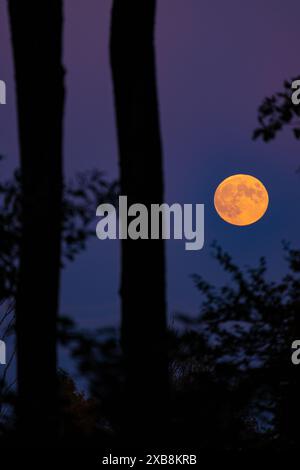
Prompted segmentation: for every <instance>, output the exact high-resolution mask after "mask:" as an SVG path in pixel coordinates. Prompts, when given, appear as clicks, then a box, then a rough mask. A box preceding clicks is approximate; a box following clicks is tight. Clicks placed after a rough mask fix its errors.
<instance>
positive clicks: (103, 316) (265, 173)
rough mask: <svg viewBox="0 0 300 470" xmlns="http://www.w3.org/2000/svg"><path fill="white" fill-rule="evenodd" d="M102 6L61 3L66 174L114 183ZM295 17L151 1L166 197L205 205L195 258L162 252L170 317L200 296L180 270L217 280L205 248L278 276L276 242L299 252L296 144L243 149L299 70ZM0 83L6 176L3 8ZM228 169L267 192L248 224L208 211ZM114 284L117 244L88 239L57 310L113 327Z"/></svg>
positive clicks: (89, 1) (283, 11) (8, 73)
mask: <svg viewBox="0 0 300 470" xmlns="http://www.w3.org/2000/svg"><path fill="white" fill-rule="evenodd" d="M110 7H111V1H110V0H101V1H99V0H85V1H84V0H66V1H65V46H64V48H65V52H64V62H65V66H66V69H67V103H66V120H65V133H66V136H65V170H66V175H67V176H71V175H72V174H73V173H74V171H76V170H84V169H88V168H93V167H98V168H100V169H103V170H105V171H106V172H107V175H108V177H110V178H114V177H116V176H117V171H118V170H117V146H116V132H115V122H114V109H113V99H112V85H111V76H110V68H109V57H108V40H109V16H110ZM299 14H300V3H299V2H298V1H297V0H286V1H285V2H283V1H282V0H265V1H261V0H252V1H251V2H241V1H240V0H227V1H226V2H223V1H221V0H169V1H167V0H158V12H157V31H156V45H157V68H158V86H159V95H160V108H161V123H162V136H163V145H164V153H165V179H166V199H167V201H168V202H184V203H196V202H197V203H205V205H206V219H205V222H206V229H205V237H206V244H205V248H204V250H202V251H200V252H186V251H185V250H184V243H183V242H180V241H177V242H169V243H168V245H167V250H168V303H169V312H170V313H172V312H174V311H178V310H180V311H186V312H192V313H194V312H196V311H197V309H198V306H199V304H200V298H199V295H198V293H197V291H196V290H195V288H194V287H193V284H192V281H191V279H190V278H189V275H190V274H192V273H201V274H203V275H204V276H205V277H207V278H208V279H210V280H211V281H213V282H217V283H218V282H220V280H222V275H221V273H220V270H219V268H218V266H217V265H216V263H215V262H214V261H213V260H212V259H211V257H210V248H209V246H210V244H211V242H212V241H213V240H217V241H218V242H219V243H220V244H221V245H222V246H223V247H224V248H225V249H227V250H229V251H230V252H231V253H232V254H233V255H234V257H235V258H236V260H237V261H238V262H239V263H241V264H243V263H251V262H253V261H255V260H256V259H257V258H258V257H259V256H260V255H265V256H266V257H267V260H268V261H269V265H270V267H271V269H272V273H274V275H276V276H277V275H280V273H281V272H282V270H283V269H284V265H283V261H282V250H281V240H282V239H287V240H291V241H292V242H293V243H294V244H295V246H300V230H299V229H300V218H299V200H300V176H298V175H296V173H295V170H296V168H297V167H298V166H300V159H299V154H300V144H298V143H297V142H296V141H294V139H293V137H292V135H291V133H289V132H288V131H285V132H284V133H283V134H282V135H280V136H279V137H278V139H277V140H276V141H275V142H274V143H270V144H264V143H261V142H252V141H251V134H252V131H253V129H254V128H255V127H256V124H257V121H256V117H257V108H258V105H259V104H260V102H261V100H262V98H263V97H265V96H266V95H270V94H271V93H272V92H274V91H277V90H279V89H280V88H281V86H282V82H283V80H284V79H286V78H287V79H289V78H291V77H294V76H295V75H298V74H299V66H298V55H299V51H298V44H299V40H300V28H299ZM0 78H1V79H5V80H6V82H7V86H8V104H7V106H2V107H0V142H1V146H0V153H2V154H4V155H6V156H7V161H6V163H4V165H3V168H2V171H3V172H4V173H5V174H6V175H7V174H9V172H10V171H11V168H13V167H14V166H15V165H16V164H17V162H18V145H17V131H16V112H15V96H14V84H13V68H12V57H11V47H10V43H9V32H8V20H7V13H6V2H1V3H0ZM45 106H47V97H46V95H45ZM234 173H249V174H252V175H254V176H256V177H258V178H259V179H261V180H262V181H263V183H264V184H265V186H266V187H267V189H268V191H269V194H270V208H269V211H268V213H267V215H266V216H265V217H264V218H263V219H262V220H261V221H260V222H259V223H257V224H255V225H254V226H251V227H248V228H238V227H234V226H230V225H228V224H226V223H224V222H223V221H222V220H221V219H220V218H219V217H218V215H217V214H216V213H215V211H214V208H213V194H214V190H215V188H216V186H217V185H218V184H219V182H220V181H221V180H222V179H224V178H225V177H227V176H229V175H231V174H234ZM95 209H96V208H95ZM118 277H119V246H118V243H117V242H100V241H97V240H95V241H93V242H91V243H90V246H89V249H88V250H87V251H86V252H85V253H84V254H82V255H81V256H80V257H79V258H78V259H77V260H76V262H75V263H74V264H73V265H71V266H70V267H69V268H67V269H66V271H65V272H64V274H63V281H62V293H61V311H62V312H63V313H65V314H69V315H72V316H74V317H75V318H76V319H77V320H79V322H80V324H81V325H82V326H87V327H89V326H91V327H93V326H99V325H107V324H111V323H115V321H116V319H118V318H119V300H118V294H117V291H118V283H119V280H118Z"/></svg>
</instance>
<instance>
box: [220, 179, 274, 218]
mask: <svg viewBox="0 0 300 470" xmlns="http://www.w3.org/2000/svg"><path fill="white" fill-rule="evenodd" d="M214 203H215V208H216V211H217V213H218V214H219V216H220V217H221V218H222V219H223V220H225V221H226V222H228V223H229V224H233V225H240V226H242V225H250V224H254V222H257V221H258V220H259V219H261V218H262V216H263V215H264V214H265V212H266V210H267V208H268V205H269V195H268V191H267V190H266V188H265V186H264V185H263V184H262V182H261V181H259V180H258V179H257V178H254V176H250V175H242V174H241V175H232V176H229V177H228V178H226V179H225V180H223V181H222V182H221V183H220V184H219V186H218V187H217V189H216V192H215V197H214Z"/></svg>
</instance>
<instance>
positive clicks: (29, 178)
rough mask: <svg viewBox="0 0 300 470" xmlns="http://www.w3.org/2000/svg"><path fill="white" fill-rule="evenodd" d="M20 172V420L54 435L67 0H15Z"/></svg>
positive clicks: (39, 434) (27, 430)
mask: <svg viewBox="0 0 300 470" xmlns="http://www.w3.org/2000/svg"><path fill="white" fill-rule="evenodd" d="M9 12H10V21H11V34H12V42H13V52H14V61H15V77H16V89H17V102H18V118H19V136H20V153H21V171H22V191H23V193H22V223H23V229H22V239H21V259H20V274H19V283H18V292H17V305H16V328H17V358H18V361H17V362H18V407H17V412H18V425H19V430H20V432H21V436H22V438H23V439H24V438H28V439H31V438H32V437H34V438H35V439H36V438H40V439H41V440H42V439H43V440H46V439H52V438H53V437H55V435H56V432H57V425H58V421H57V420H58V413H57V410H58V394H57V378H56V365H57V364H56V323H57V310H58V295H59V272H60V235H61V199H62V120H63V106H64V104H63V103H64V85H63V73H64V72H63V67H62V63H61V57H62V26H63V13H62V1H61V0H47V1H37V0H35V1H31V2H24V1H20V0H10V1H9Z"/></svg>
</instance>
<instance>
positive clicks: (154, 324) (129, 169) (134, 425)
mask: <svg viewBox="0 0 300 470" xmlns="http://www.w3.org/2000/svg"><path fill="white" fill-rule="evenodd" d="M155 7H156V2H155V0H147V2H142V1H140V0H115V1H114V3H113V10H112V24H111V42H110V52H111V65H112V75H113V84H114V94H115V108H116V119H117V132H118V142H119V157H120V158H119V164H120V174H121V193H122V195H126V196H127V197H128V205H131V204H134V203H141V204H144V205H145V206H147V208H148V212H150V210H149V209H150V205H151V204H153V203H156V204H161V203H162V202H163V193H164V187H163V164H162V147H161V138H160V126H159V113H158V99H157V90H156V71H155V52H154V25H155ZM121 269H122V273H121V302H122V327H121V341H122V348H123V353H124V360H125V368H126V386H125V391H124V407H125V413H124V426H123V430H124V429H125V430H126V436H127V438H128V440H130V442H131V444H132V445H137V444H138V443H143V442H144V443H145V442H148V444H149V442H150V440H157V439H159V435H163V433H164V428H165V423H166V420H167V397H168V369H167V367H168V366H167V352H166V299H165V253H164V242H163V240H140V239H139V240H129V239H127V240H123V241H122V268H121Z"/></svg>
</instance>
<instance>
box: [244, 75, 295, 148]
mask: <svg viewBox="0 0 300 470" xmlns="http://www.w3.org/2000/svg"><path fill="white" fill-rule="evenodd" d="M298 79H299V77H296V78H294V79H292V80H291V81H290V82H289V81H287V80H286V81H285V82H284V84H283V90H282V91H280V92H278V93H274V94H273V95H272V96H270V97H267V98H265V99H264V100H263V102H262V104H261V105H260V107H259V108H258V122H259V127H257V128H256V129H255V130H254V132H253V139H254V140H256V139H258V138H262V139H263V140H264V141H265V142H269V141H270V140H273V139H275V137H276V136H277V134H278V132H279V131H281V130H283V128H284V127H286V126H290V127H291V128H292V131H293V133H294V136H295V138H296V139H300V106H295V105H294V104H293V103H292V100H291V95H292V82H293V81H294V80H298Z"/></svg>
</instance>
